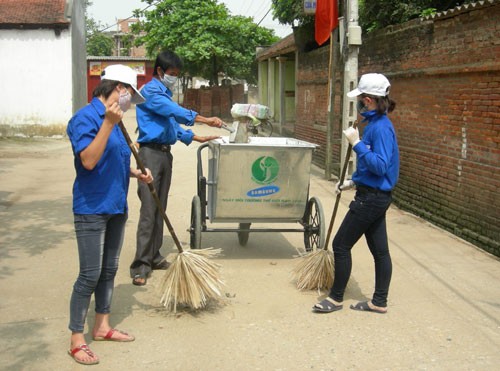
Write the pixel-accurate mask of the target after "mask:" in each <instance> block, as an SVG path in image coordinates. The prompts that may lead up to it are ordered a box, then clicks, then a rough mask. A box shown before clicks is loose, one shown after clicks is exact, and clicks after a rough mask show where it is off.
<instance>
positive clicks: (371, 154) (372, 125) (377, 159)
mask: <svg viewBox="0 0 500 371" xmlns="http://www.w3.org/2000/svg"><path fill="white" fill-rule="evenodd" d="M361 115H362V116H363V117H364V118H365V120H368V125H367V126H366V127H365V129H364V131H363V137H362V139H361V141H360V142H359V143H358V144H356V145H355V146H354V148H353V150H354V151H355V152H356V154H357V167H356V171H355V172H354V174H353V175H352V180H353V181H354V183H356V184H357V185H365V186H368V187H372V188H376V189H379V190H382V191H391V190H392V189H393V188H394V187H395V186H396V183H397V182H398V178H399V149H398V142H397V138H396V132H395V130H394V127H393V126H392V123H391V120H389V118H388V117H387V115H385V114H384V115H379V114H378V113H377V112H376V111H368V112H364V113H362V114H361Z"/></svg>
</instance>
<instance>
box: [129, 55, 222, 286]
mask: <svg viewBox="0 0 500 371" xmlns="http://www.w3.org/2000/svg"><path fill="white" fill-rule="evenodd" d="M181 69H182V61H181V59H180V58H179V57H178V56H177V55H176V54H175V53H174V52H171V51H164V52H162V53H160V54H159V55H158V56H157V58H156V62H155V66H154V72H153V79H152V80H151V81H150V82H148V83H147V84H146V85H144V87H143V88H142V90H141V94H142V95H143V96H144V97H145V98H146V102H145V103H144V104H140V105H137V107H136V113H137V124H138V127H139V137H138V139H137V142H138V143H139V145H140V149H139V156H140V158H141V160H142V161H143V162H144V164H145V165H146V166H147V167H148V168H149V169H151V172H152V174H153V177H154V186H155V189H156V191H157V193H158V197H159V198H160V201H161V203H162V207H163V208H164V210H166V208H167V200H168V192H169V189H170V182H171V179H172V161H173V157H172V153H171V151H170V149H171V146H172V145H174V144H175V143H176V142H177V141H181V142H182V143H184V144H186V145H189V144H190V143H191V142H192V141H193V140H194V141H197V142H200V143H203V142H207V141H209V140H212V139H216V138H219V136H197V135H195V134H194V133H193V132H192V131H191V130H189V129H184V128H183V127H182V126H181V124H183V125H186V126H193V125H194V123H195V122H199V123H202V124H206V125H208V126H212V127H217V128H220V127H221V126H222V124H223V121H222V120H221V119H220V118H218V117H204V116H201V115H200V114H198V113H197V112H195V111H192V110H189V109H186V108H183V107H181V106H180V105H178V104H177V103H176V102H175V101H174V100H173V99H172V88H173V86H174V85H175V83H176V81H177V76H178V75H179V73H180V71H181ZM138 195H139V198H140V200H141V212H140V218H139V224H138V227H137V248H136V254H135V258H134V261H133V262H132V264H131V265H130V276H131V277H132V283H133V284H134V285H137V286H143V285H145V284H146V282H147V278H148V276H149V274H150V273H151V271H152V270H154V269H167V267H168V265H169V263H167V261H166V260H165V258H164V257H163V256H162V255H161V254H160V248H161V245H162V242H163V223H164V221H163V218H162V216H161V214H160V212H159V211H157V209H156V204H155V202H154V200H153V198H152V196H151V194H150V191H149V189H148V187H147V186H144V185H141V184H139V188H138Z"/></svg>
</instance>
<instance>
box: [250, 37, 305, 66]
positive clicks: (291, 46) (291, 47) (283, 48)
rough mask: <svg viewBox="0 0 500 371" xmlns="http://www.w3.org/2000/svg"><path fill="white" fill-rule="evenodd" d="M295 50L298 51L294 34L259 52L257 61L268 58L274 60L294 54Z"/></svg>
mask: <svg viewBox="0 0 500 371" xmlns="http://www.w3.org/2000/svg"><path fill="white" fill-rule="evenodd" d="M295 50H297V47H296V46H295V39H294V37H293V33H292V34H290V35H288V36H286V37H284V38H283V39H281V40H279V41H278V42H275V43H274V44H273V45H271V46H270V47H268V48H265V49H262V50H261V51H259V52H257V59H258V60H263V59H266V58H272V57H276V56H279V55H284V54H288V53H291V52H294V51H295Z"/></svg>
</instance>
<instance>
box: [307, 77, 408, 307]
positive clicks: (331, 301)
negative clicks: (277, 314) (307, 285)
mask: <svg viewBox="0 0 500 371" xmlns="http://www.w3.org/2000/svg"><path fill="white" fill-rule="evenodd" d="M390 86H391V84H390V83H389V81H388V80H387V78H386V77H385V76H384V75H381V74H378V73H369V74H366V75H363V76H361V79H360V80H359V84H358V87H357V88H356V89H354V90H353V91H350V92H349V93H347V96H348V97H351V98H353V97H358V104H357V107H358V111H359V113H360V114H361V116H363V121H364V122H367V123H368V124H367V125H366V127H365V129H364V132H363V138H362V139H360V137H359V132H358V129H357V128H356V129H354V128H352V127H351V128H348V129H346V130H344V135H345V136H346V137H347V139H348V140H349V143H350V144H351V145H352V147H353V150H354V151H355V152H356V155H357V167H356V171H355V172H354V174H353V175H352V179H350V180H346V181H344V183H343V184H339V183H337V184H336V185H335V191H336V193H339V192H341V191H343V190H346V189H350V188H353V187H356V195H355V198H354V201H352V202H351V204H350V205H349V211H348V213H347V215H346V217H345V218H344V220H343V222H342V225H341V226H340V228H339V230H338V232H337V234H336V235H335V238H334V239H333V253H334V257H335V276H334V282H333V286H332V288H331V290H330V294H329V295H328V296H327V297H326V298H325V299H324V300H323V301H321V302H320V303H318V304H316V305H315V306H314V307H313V310H314V311H316V312H324V313H329V312H334V311H337V310H340V309H342V308H343V300H344V292H345V288H346V286H347V282H348V281H349V277H350V275H351V268H352V259H351V249H352V247H353V245H354V244H355V243H356V242H357V241H358V240H359V239H360V238H361V236H362V235H363V234H364V235H365V238H366V242H367V244H368V247H369V249H370V252H371V253H372V255H373V259H374V261H375V292H374V293H373V296H372V299H371V300H370V301H362V302H359V303H357V304H356V305H351V307H350V308H351V309H354V310H359V311H368V312H376V313H386V312H387V296H388V293H389V285H390V282H391V276H392V261H391V255H390V253H389V246H388V242H387V230H386V221H385V214H386V211H387V209H388V208H389V205H390V204H391V201H392V194H391V192H392V189H393V188H394V187H395V185H396V183H397V181H398V177H399V149H398V143H397V139H396V133H395V130H394V127H393V125H392V123H391V121H390V120H389V118H388V117H387V113H388V112H392V111H393V110H394V108H395V106H396V103H395V102H394V101H393V100H392V99H390V98H389V90H390Z"/></svg>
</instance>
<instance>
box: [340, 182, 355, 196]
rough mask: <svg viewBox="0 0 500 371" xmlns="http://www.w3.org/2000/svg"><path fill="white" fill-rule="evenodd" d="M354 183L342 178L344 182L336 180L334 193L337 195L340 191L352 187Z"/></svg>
mask: <svg viewBox="0 0 500 371" xmlns="http://www.w3.org/2000/svg"><path fill="white" fill-rule="evenodd" d="M355 186H356V184H355V183H354V182H353V181H352V180H351V179H349V180H344V183H342V184H340V182H337V183H336V184H335V194H336V195H338V194H339V193H340V192H342V191H346V190H348V189H351V188H354V187H355Z"/></svg>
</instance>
